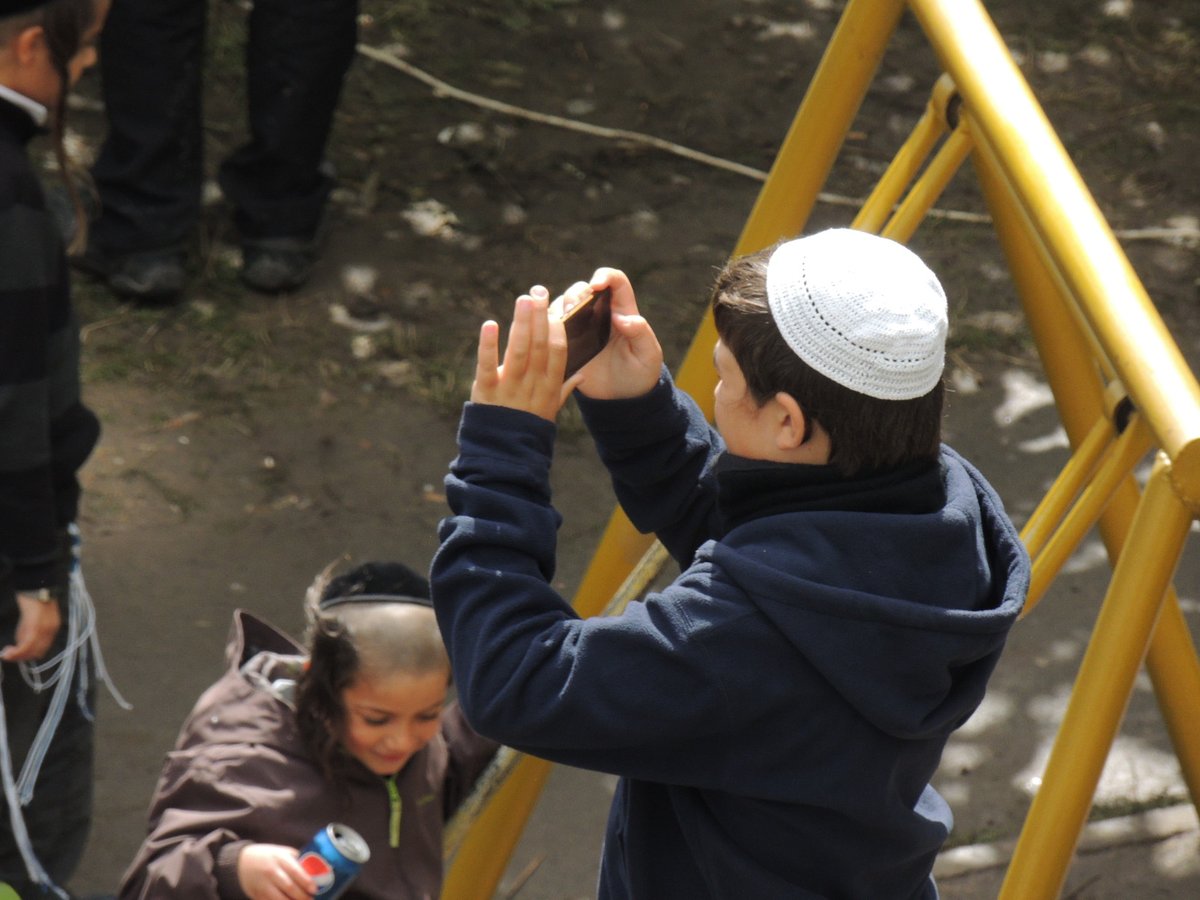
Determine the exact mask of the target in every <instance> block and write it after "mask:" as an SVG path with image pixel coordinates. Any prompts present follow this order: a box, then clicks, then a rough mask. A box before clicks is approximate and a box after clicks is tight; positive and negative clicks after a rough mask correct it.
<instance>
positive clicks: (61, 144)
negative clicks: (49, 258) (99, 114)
mask: <svg viewBox="0 0 1200 900" xmlns="http://www.w3.org/2000/svg"><path fill="white" fill-rule="evenodd" d="M95 21H96V2H95V0H49V2H48V3H46V4H45V5H44V6H40V7H38V8H37V9H34V10H31V11H30V12H27V13H21V14H19V15H16V16H13V17H11V18H10V19H9V20H8V21H6V22H3V23H0V30H2V31H3V32H4V33H5V34H9V33H15V32H17V31H21V30H23V29H25V28H30V27H35V26H38V25H40V26H41V27H42V30H43V33H44V34H45V39H46V46H47V48H48V49H49V51H50V63H51V65H53V66H54V71H55V72H57V73H58V77H59V81H60V83H61V85H62V87H61V89H60V90H59V94H58V100H57V102H56V103H55V108H54V110H53V115H52V116H51V125H52V128H53V130H52V131H51V141H52V143H53V147H54V158H55V160H56V161H57V162H58V169H59V173H60V174H61V177H62V180H63V184H64V186H65V187H66V189H67V196H68V197H70V200H71V206H72V208H73V209H74V211H75V232H74V235H73V236H72V238H71V246H70V248H69V249H70V250H71V251H75V250H78V249H82V247H83V246H84V244H86V243H87V215H86V213H85V212H84V206H83V200H82V198H81V196H80V194H79V187H78V185H77V184H76V181H75V178H74V177H72V175H73V172H74V171H75V170H76V169H77V167H76V166H75V165H74V164H73V163H72V162H71V160H70V159H69V158H68V157H67V151H66V144H65V140H64V135H65V133H66V111H67V94H68V93H69V92H70V89H71V84H70V82H71V74H70V71H69V65H70V62H71V60H72V59H73V58H74V57H75V54H77V53H78V52H79V50H80V48H81V47H82V46H83V36H84V35H85V34H86V33H87V32H88V29H90V28H91V27H92V25H93V24H95Z"/></svg>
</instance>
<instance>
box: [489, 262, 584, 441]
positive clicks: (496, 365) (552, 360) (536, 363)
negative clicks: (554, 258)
mask: <svg viewBox="0 0 1200 900" xmlns="http://www.w3.org/2000/svg"><path fill="white" fill-rule="evenodd" d="M548 307H549V293H548V292H547V291H546V289H545V288H544V287H542V286H541V285H538V286H536V287H533V288H530V291H529V293H528V294H522V295H521V296H520V297H518V298H517V302H516V305H515V307H514V309H513V320H512V326H511V327H510V328H509V331H508V344H507V346H506V347H505V348H504V362H503V364H501V362H500V326H499V325H498V324H497V323H496V322H493V321H487V322H484V323H483V327H482V328H480V330H479V349H478V352H477V354H476V359H475V383H474V384H473V385H471V400H473V401H474V402H475V403H489V404H492V405H494V406H507V407H509V408H510V409H519V410H523V411H525V412H529V413H533V414H534V415H536V416H540V417H541V418H543V419H547V420H549V421H551V422H553V421H554V419H555V418H556V417H557V416H558V411H559V410H560V409H561V408H562V405H563V403H565V402H566V399H567V397H569V396H570V395H571V391H572V390H573V389H574V387H575V385H576V384H577V383H578V381H579V378H580V376H579V375H578V374H576V375H574V376H573V377H572V378H570V379H568V380H567V381H566V383H564V382H563V372H564V371H565V370H566V367H567V336H566V333H565V332H564V330H563V324H562V322H561V321H559V319H558V318H557V317H553V318H551V317H550V316H549V315H548V313H547V310H548Z"/></svg>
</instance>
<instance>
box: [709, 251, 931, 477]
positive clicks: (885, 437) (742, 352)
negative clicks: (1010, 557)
mask: <svg viewBox="0 0 1200 900" xmlns="http://www.w3.org/2000/svg"><path fill="white" fill-rule="evenodd" d="M777 246H778V245H775V246H772V247H768V248H766V249H765V250H760V251H758V252H756V253H750V254H747V255H746V256H742V257H739V258H738V259H735V260H731V261H730V262H729V263H728V264H727V265H726V266H725V267H724V268H723V269H722V270H721V271H720V272H719V273H718V274H717V278H716V281H715V283H714V284H713V288H712V297H711V302H712V309H713V322H714V324H715V325H716V328H717V334H718V335H719V336H720V338H721V341H722V343H724V344H725V346H726V347H727V348H728V349H729V352H730V353H731V354H732V355H733V358H734V359H735V360H736V361H737V364H738V366H739V367H740V368H741V370H742V374H743V375H744V376H745V378H746V385H747V387H748V388H749V390H750V393H751V396H752V397H753V398H754V400H755V402H757V403H758V404H759V405H760V406H761V405H762V404H764V403H766V402H767V401H768V400H770V399H771V398H772V397H774V396H775V394H777V393H778V392H780V391H783V392H784V393H786V394H789V395H790V396H791V397H792V398H793V399H794V400H795V401H796V402H797V403H798V404H799V405H800V408H801V410H803V412H804V414H805V416H806V417H809V418H812V419H815V420H816V421H817V422H819V423H820V424H821V427H822V428H824V429H825V431H826V433H827V434H828V435H829V442H830V455H829V462H830V464H831V465H833V466H834V467H835V468H837V470H838V471H839V472H840V473H841V474H842V475H844V476H846V477H852V476H855V475H860V474H866V473H870V472H877V471H882V470H886V469H893V468H896V467H897V466H902V465H905V464H906V463H911V462H918V461H928V460H933V459H936V458H937V455H938V449H939V446H940V444H941V434H942V403H943V398H944V393H945V388H944V386H943V384H942V382H941V381H939V382H938V384H937V385H936V386H935V387H934V389H933V390H931V391H930V392H929V393H927V394H925V395H924V396H922V397H917V398H916V399H914V400H880V399H877V398H875V397H870V396H867V395H866V394H860V393H858V392H857V391H853V390H850V389H849V388H846V387H843V386H842V385H840V384H838V383H837V382H836V381H833V380H832V379H830V378H827V377H826V376H824V375H822V374H821V373H820V372H817V371H816V370H814V369H813V368H812V367H811V366H809V365H808V364H807V363H806V362H804V360H802V359H801V358H800V357H799V356H797V355H796V352H795V351H794V350H792V348H791V347H789V346H788V344H787V342H786V341H785V340H784V338H783V335H782V334H780V332H779V328H778V327H777V326H776V324H775V319H774V318H773V317H772V315H771V310H770V306H769V305H768V302H767V263H768V261H769V260H770V258H771V255H772V253H774V251H775V249H776V247H777ZM807 439H808V434H807V433H806V434H805V440H807Z"/></svg>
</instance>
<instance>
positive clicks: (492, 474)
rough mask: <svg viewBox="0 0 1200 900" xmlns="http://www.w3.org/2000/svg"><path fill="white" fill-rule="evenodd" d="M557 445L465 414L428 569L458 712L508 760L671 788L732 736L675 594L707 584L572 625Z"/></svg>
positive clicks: (523, 417)
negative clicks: (666, 783)
mask: <svg viewBox="0 0 1200 900" xmlns="http://www.w3.org/2000/svg"><path fill="white" fill-rule="evenodd" d="M553 440H554V426H553V424H552V423H549V422H545V421H543V420H540V419H537V418H536V417H534V416H530V415H527V414H524V413H519V412H515V411H512V410H507V409H502V408H500V407H492V406H480V405H475V404H469V405H468V406H467V407H466V409H465V410H464V414H463V419H462V425H461V428H460V432H459V447H460V451H459V455H458V457H457V458H456V459H455V461H454V462H453V464H452V466H451V470H450V473H449V475H448V476H447V479H446V487H447V499H448V501H449V504H450V508H451V511H452V514H451V515H450V516H449V517H447V518H446V519H444V520H443V522H442V523H441V526H440V536H441V540H442V543H441V546H440V548H439V550H438V551H437V553H436V554H435V557H434V560H433V565H432V569H431V585H432V592H433V600H434V606H435V608H436V611H437V615H438V621H439V624H440V625H441V628H442V633H443V635H444V636H445V638H446V642H447V647H448V649H449V651H450V657H451V661H452V663H453V666H454V676H455V683H456V685H457V688H458V698H459V702H460V703H461V704H462V706H463V709H464V711H465V712H466V715H467V718H468V720H469V721H470V722H471V724H472V725H473V726H474V727H475V728H476V729H477V730H478V731H479V732H480V733H481V734H485V735H487V736H488V737H491V738H494V739H495V740H498V741H500V742H501V743H504V744H508V745H509V746H512V747H515V748H517V749H520V750H523V751H526V752H529V753H533V754H535V755H538V756H542V757H544V758H547V759H551V760H554V761H556V762H562V763H567V764H570V765H577V766H583V767H586V768H593V769H598V770H601V771H609V772H613V773H614V774H619V775H629V776H632V777H644V778H659V779H662V780H667V779H670V780H674V781H676V783H679V782H680V779H681V778H682V779H683V780H686V777H687V776H686V774H683V773H681V772H680V770H679V760H680V757H681V756H683V755H685V754H684V751H685V750H686V751H687V754H686V755H687V756H689V757H690V758H691V759H693V760H698V759H699V758H700V757H703V756H704V754H705V753H707V752H709V750H708V748H707V746H706V745H707V743H708V742H706V741H705V737H706V736H708V735H712V734H716V733H719V732H721V731H722V730H728V729H729V728H730V727H731V722H730V713H731V710H730V704H728V703H727V701H726V697H725V694H724V692H723V690H722V688H721V682H720V673H719V669H718V667H716V666H715V665H714V664H713V662H712V660H711V659H710V658H709V655H708V653H707V649H706V647H705V642H704V640H703V638H699V637H697V636H696V634H697V629H696V627H695V623H694V622H692V621H691V619H690V618H689V612H688V606H689V603H688V597H687V596H685V595H687V594H688V590H689V588H688V583H689V582H691V583H692V585H693V588H692V590H695V588H696V587H697V586H698V585H699V584H701V583H703V582H704V581H705V580H706V577H707V576H706V574H705V573H704V572H703V571H695V572H692V573H690V574H689V577H688V578H685V579H679V580H677V582H676V584H674V585H672V588H671V590H670V591H669V592H668V593H665V594H663V595H653V596H651V597H650V598H647V600H646V601H645V602H641V603H635V604H631V606H630V607H629V609H628V610H626V612H625V613H624V614H622V615H621V616H615V617H596V618H590V619H586V620H584V619H581V618H579V616H578V615H577V614H576V613H575V612H574V611H573V610H572V609H571V607H570V606H569V604H568V603H567V602H566V601H565V600H564V599H563V598H562V597H561V596H559V595H558V594H557V593H556V592H555V590H554V589H553V588H552V586H551V579H552V577H553V571H554V562H553V561H554V554H555V542H556V530H557V527H558V524H559V516H558V513H557V512H556V511H555V510H554V509H553V507H552V506H551V505H550V489H549V482H548V475H549V467H550V454H551V451H552V447H553ZM696 741H699V742H700V743H699V744H697V743H695V742H696ZM697 747H699V748H700V749H699V750H697ZM712 752H714V753H716V752H719V751H718V750H716V749H713V750H712ZM717 768H719V766H712V765H709V766H707V767H706V769H707V771H710V772H711V771H714V770H715V769H717Z"/></svg>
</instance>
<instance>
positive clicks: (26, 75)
mask: <svg viewBox="0 0 1200 900" xmlns="http://www.w3.org/2000/svg"><path fill="white" fill-rule="evenodd" d="M49 58H50V57H49V50H48V48H47V46H46V30H45V29H44V28H42V26H41V25H32V26H30V27H29V28H23V29H21V30H20V31H18V32H17V33H16V34H15V35H13V36H12V38H11V39H10V40H9V42H8V44H7V46H3V47H0V84H4V85H6V86H7V87H9V88H12V90H14V91H16V92H17V93H19V94H25V95H26V96H29V94H30V92H31V88H32V87H33V86H34V83H35V82H34V79H35V78H38V77H39V76H40V75H41V73H42V71H43V68H44V66H46V65H49Z"/></svg>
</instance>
